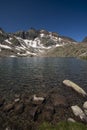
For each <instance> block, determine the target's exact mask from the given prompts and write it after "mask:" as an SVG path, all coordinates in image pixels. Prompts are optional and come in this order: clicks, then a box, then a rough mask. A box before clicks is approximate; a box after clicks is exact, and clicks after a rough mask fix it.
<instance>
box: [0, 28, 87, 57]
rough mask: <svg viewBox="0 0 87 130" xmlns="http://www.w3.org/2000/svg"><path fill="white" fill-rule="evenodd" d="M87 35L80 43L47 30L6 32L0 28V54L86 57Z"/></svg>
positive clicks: (12, 55)
mask: <svg viewBox="0 0 87 130" xmlns="http://www.w3.org/2000/svg"><path fill="white" fill-rule="evenodd" d="M86 43H87V37H86V38H84V40H83V41H82V42H81V43H78V42H76V41H75V40H74V39H72V38H70V37H67V36H62V35H60V34H58V33H56V32H48V31H47V30H42V29H41V30H36V29H34V28H31V29H29V30H28V31H18V32H15V33H6V32H5V31H4V30H3V29H2V28H0V56H2V57H4V56H9V57H17V56H21V57H24V56H45V57H78V56H80V57H84V56H85V57H86V56H87V52H86V50H87V44H86Z"/></svg>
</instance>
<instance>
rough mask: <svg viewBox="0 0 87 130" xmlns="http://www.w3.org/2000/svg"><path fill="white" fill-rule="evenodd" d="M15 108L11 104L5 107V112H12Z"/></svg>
mask: <svg viewBox="0 0 87 130" xmlns="http://www.w3.org/2000/svg"><path fill="white" fill-rule="evenodd" d="M13 108H14V104H13V103H10V104H7V105H5V106H4V109H3V110H4V112H9V111H10V110H12V109H13Z"/></svg>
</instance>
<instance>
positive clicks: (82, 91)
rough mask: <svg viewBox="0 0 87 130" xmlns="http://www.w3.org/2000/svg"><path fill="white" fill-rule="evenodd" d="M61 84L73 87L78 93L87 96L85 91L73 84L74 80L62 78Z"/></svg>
mask: <svg viewBox="0 0 87 130" xmlns="http://www.w3.org/2000/svg"><path fill="white" fill-rule="evenodd" d="M63 84H64V85H66V86H68V87H71V88H73V89H74V90H75V91H76V92H78V93H79V94H82V95H83V96H84V97H85V96H87V93H86V92H85V91H84V90H83V89H82V88H81V87H80V86H78V85H77V84H75V83H74V82H72V81H70V80H64V81H63Z"/></svg>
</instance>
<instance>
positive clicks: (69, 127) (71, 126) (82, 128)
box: [39, 122, 87, 130]
mask: <svg viewBox="0 0 87 130" xmlns="http://www.w3.org/2000/svg"><path fill="white" fill-rule="evenodd" d="M39 130H87V126H86V125H84V124H82V123H72V122H60V123H58V124H57V125H55V126H54V125H51V124H50V123H45V122H44V123H43V124H42V125H41V126H40V127H39Z"/></svg>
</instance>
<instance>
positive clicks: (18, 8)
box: [0, 0, 87, 41]
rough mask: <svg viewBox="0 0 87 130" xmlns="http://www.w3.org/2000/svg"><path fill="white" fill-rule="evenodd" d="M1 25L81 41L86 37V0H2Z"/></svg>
mask: <svg viewBox="0 0 87 130" xmlns="http://www.w3.org/2000/svg"><path fill="white" fill-rule="evenodd" d="M0 27H1V28H3V29H4V30H5V31H6V32H16V31H18V30H28V29H30V28H31V27H34V28H36V29H46V30H48V31H53V32H58V33H59V34H61V35H65V36H69V37H72V38H74V39H75V40H77V41H81V40H82V39H83V38H84V37H85V36H87V0H20V1H19V0H0Z"/></svg>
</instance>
